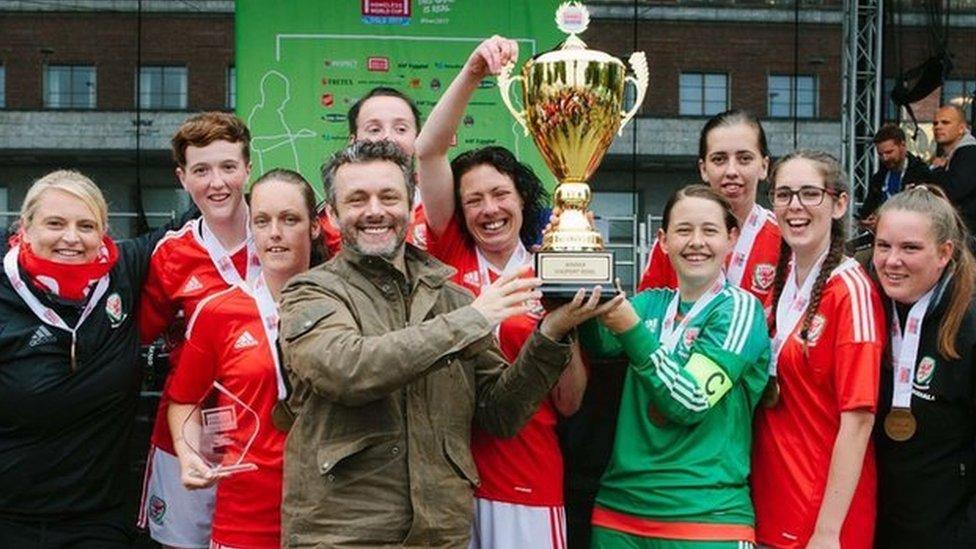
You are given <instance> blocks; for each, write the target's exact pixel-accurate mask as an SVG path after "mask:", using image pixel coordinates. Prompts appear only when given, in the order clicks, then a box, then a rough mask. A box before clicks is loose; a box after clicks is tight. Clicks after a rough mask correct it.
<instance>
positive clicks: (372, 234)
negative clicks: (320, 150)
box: [329, 160, 410, 259]
mask: <svg viewBox="0 0 976 549" xmlns="http://www.w3.org/2000/svg"><path fill="white" fill-rule="evenodd" d="M332 192H333V193H334V195H335V207H334V208H330V212H329V214H330V216H331V217H332V222H333V223H334V224H335V225H337V226H338V227H339V232H340V233H341V234H342V244H343V246H348V247H350V248H351V249H353V250H356V251H358V252H359V253H361V254H363V255H376V256H380V257H384V258H386V259H393V258H394V257H395V256H396V255H397V254H399V253H401V252H402V251H403V241H404V239H405V238H406V234H407V225H408V224H409V222H410V202H409V200H408V198H407V183H406V181H405V180H404V176H403V171H402V170H401V169H400V167H399V166H397V165H396V164H395V163H393V162H389V161H384V160H374V161H371V162H364V163H359V164H344V165H342V166H340V167H339V169H338V170H336V173H335V179H334V182H333V189H332Z"/></svg>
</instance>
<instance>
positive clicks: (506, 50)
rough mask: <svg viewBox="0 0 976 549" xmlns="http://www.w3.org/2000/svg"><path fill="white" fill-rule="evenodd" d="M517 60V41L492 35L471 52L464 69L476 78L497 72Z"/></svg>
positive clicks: (479, 78)
mask: <svg viewBox="0 0 976 549" xmlns="http://www.w3.org/2000/svg"><path fill="white" fill-rule="evenodd" d="M517 60H518V43H517V42H516V41H514V40H509V39H508V38H503V37H501V36H498V35H497V34H496V35H495V36H492V37H491V38H489V39H487V40H485V41H484V42H482V43H481V44H478V47H477V48H475V50H474V51H473V52H471V56H470V57H468V62H467V63H466V64H465V70H467V71H468V73H469V74H470V75H471V76H472V77H473V78H476V79H478V80H481V79H482V78H484V77H486V76H488V75H489V74H498V73H500V72H501V70H502V67H504V66H505V65H507V64H509V63H514V62H516V61H517Z"/></svg>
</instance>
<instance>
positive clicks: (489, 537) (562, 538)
mask: <svg viewBox="0 0 976 549" xmlns="http://www.w3.org/2000/svg"><path fill="white" fill-rule="evenodd" d="M468 547H469V549H516V548H522V547H537V548H540V549H541V548H549V547H551V548H552V549H566V511H565V509H564V508H563V507H561V506H560V507H535V506H530V505H518V504H515V503H504V502H501V501H492V500H489V499H481V498H474V524H473V525H472V527H471V543H470V545H469V546H468Z"/></svg>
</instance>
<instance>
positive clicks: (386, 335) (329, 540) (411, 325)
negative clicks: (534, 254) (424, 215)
mask: <svg viewBox="0 0 976 549" xmlns="http://www.w3.org/2000/svg"><path fill="white" fill-rule="evenodd" d="M322 171H323V178H324V183H325V187H326V193H327V201H328V208H329V215H330V216H331V217H332V221H333V223H334V224H335V225H336V226H337V227H339V230H340V232H341V233H342V242H343V249H342V251H341V252H340V253H339V255H338V256H337V257H335V258H334V259H333V260H331V261H329V262H328V263H326V264H324V265H322V266H319V267H316V268H314V269H312V270H311V271H309V272H308V273H305V274H303V275H300V276H298V277H296V278H295V279H293V280H292V281H291V282H290V283H289V284H288V285H287V286H286V288H285V289H284V290H283V292H282V296H281V348H282V352H283V357H284V364H285V367H286V370H287V372H288V375H289V379H290V380H291V382H292V384H293V385H294V386H295V389H296V393H298V394H301V395H302V399H301V402H300V403H298V405H297V410H295V413H296V418H295V422H294V425H293V426H292V428H291V430H290V432H289V435H288V440H287V443H286V449H285V483H284V485H285V489H284V500H283V504H282V540H283V545H284V546H285V547H288V548H298V547H349V546H368V547H383V546H397V547H399V546H423V547H465V546H467V544H468V538H469V536H470V530H471V520H472V512H473V500H472V490H473V487H474V486H475V485H477V483H478V474H477V470H476V469H475V466H474V463H473V461H472V459H471V452H470V449H469V440H470V434H471V425H472V421H475V422H477V424H478V425H479V426H481V427H482V428H484V429H486V430H488V431H489V432H491V433H493V434H496V435H498V436H512V435H514V434H515V433H516V432H517V431H518V430H519V428H520V427H521V426H522V424H523V423H524V422H525V421H526V420H527V419H528V418H529V417H530V416H531V415H532V413H533V411H534V410H535V409H536V408H537V407H538V405H539V403H540V401H541V400H542V399H543V398H544V397H545V396H546V394H547V393H548V392H549V390H550V389H551V388H552V386H553V385H554V384H555V383H556V381H557V380H558V379H559V375H560V373H561V372H562V370H563V368H564V366H565V365H566V363H567V361H568V360H569V356H570V345H569V336H570V332H571V331H572V330H573V328H574V327H575V326H576V325H577V324H579V323H580V322H583V321H584V320H587V319H589V318H592V317H594V316H596V315H599V314H602V313H604V312H607V311H609V310H612V309H613V308H615V307H616V306H617V305H619V304H620V302H621V299H622V296H618V297H615V298H614V299H612V300H610V301H608V302H606V303H604V304H602V305H600V304H599V290H594V292H593V293H592V294H591V295H590V296H589V297H588V298H586V296H585V295H584V294H583V293H582V292H581V293H579V294H577V296H576V298H575V299H574V300H573V301H572V302H570V303H568V304H566V305H563V306H562V307H560V308H558V309H556V310H554V311H552V312H550V313H549V314H547V315H546V316H545V317H544V318H543V320H542V321H541V322H540V323H539V327H538V328H537V329H536V331H535V333H534V334H533V335H532V336H531V337H530V339H529V340H528V341H527V342H526V344H525V346H524V348H523V350H522V353H521V354H520V355H519V357H518V359H517V360H516V361H515V363H514V364H512V365H511V366H509V365H508V364H507V363H506V362H505V360H504V358H503V357H502V354H501V352H500V351H499V349H498V346H497V342H496V340H495V335H494V329H495V327H496V326H498V324H499V323H500V322H501V321H502V320H504V319H506V318H508V317H510V316H513V315H518V314H524V313H525V312H526V311H527V310H528V308H529V307H531V306H532V302H533V301H535V300H538V299H539V298H540V294H539V292H538V290H537V289H536V288H537V287H538V285H539V283H540V281H539V280H538V279H536V278H530V277H527V276H526V274H527V272H526V271H525V270H520V271H518V272H514V273H510V274H508V275H506V276H502V277H500V278H499V279H498V280H497V281H496V282H495V283H494V284H492V285H491V286H490V287H489V288H487V289H486V290H485V291H483V292H482V293H481V295H480V296H479V297H478V298H477V299H473V298H472V296H471V295H470V293H468V292H467V291H466V290H464V289H462V288H461V287H459V286H457V285H455V284H454V283H452V282H451V280H450V279H451V276H452V275H453V269H451V268H450V267H447V266H445V265H444V264H442V263H440V262H438V261H437V260H436V259H434V258H432V257H431V256H429V255H427V254H426V253H425V252H423V251H421V250H419V249H417V248H414V247H413V246H411V245H405V244H404V237H405V234H406V230H407V226H408V223H409V220H410V212H411V207H412V204H411V200H412V197H413V196H414V192H413V190H414V189H413V188H412V187H413V184H412V182H413V181H414V179H413V174H412V170H411V167H410V163H409V161H408V160H407V159H406V158H405V157H404V156H403V154H402V153H401V152H400V151H399V149H398V148H397V147H396V146H395V145H394V144H392V143H391V142H388V141H379V142H372V143H370V142H365V141H360V142H356V143H353V144H351V145H350V146H348V147H347V148H345V149H343V150H342V151H339V152H338V153H336V154H335V155H334V156H333V157H332V159H331V161H330V162H329V163H328V164H327V165H326V166H325V167H324V168H323V170H322ZM421 184H423V183H421ZM292 402H293V403H294V402H295V401H294V399H293V401H292Z"/></svg>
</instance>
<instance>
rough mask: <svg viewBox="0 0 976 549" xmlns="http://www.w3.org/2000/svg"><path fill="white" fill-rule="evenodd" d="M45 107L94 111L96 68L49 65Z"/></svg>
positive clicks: (45, 75)
mask: <svg viewBox="0 0 976 549" xmlns="http://www.w3.org/2000/svg"><path fill="white" fill-rule="evenodd" d="M44 107H46V108H48V109H94V108H95V67H93V66H91V65H48V66H47V68H46V69H45V71H44Z"/></svg>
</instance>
